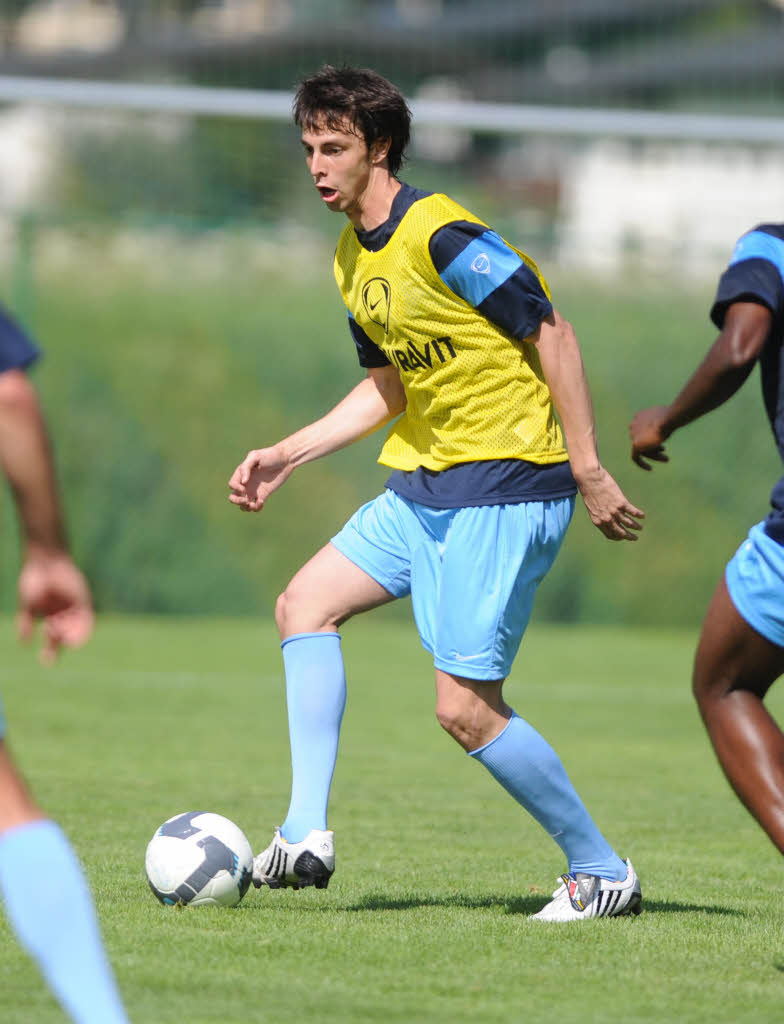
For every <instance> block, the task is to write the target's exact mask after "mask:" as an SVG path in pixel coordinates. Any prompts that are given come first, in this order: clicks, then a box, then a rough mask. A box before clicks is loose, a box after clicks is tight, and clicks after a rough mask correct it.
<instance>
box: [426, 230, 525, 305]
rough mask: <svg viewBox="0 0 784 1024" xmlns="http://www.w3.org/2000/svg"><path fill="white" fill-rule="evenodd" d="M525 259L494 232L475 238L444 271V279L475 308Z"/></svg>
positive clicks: (442, 277)
mask: <svg viewBox="0 0 784 1024" xmlns="http://www.w3.org/2000/svg"><path fill="white" fill-rule="evenodd" d="M522 262H523V261H522V260H521V259H520V257H519V256H518V255H517V253H516V252H514V251H513V250H512V249H510V248H509V246H508V245H507V244H506V243H505V242H504V240H503V239H502V238H501V237H500V236H499V235H497V234H496V233H495V231H485V233H484V234H483V235H480V237H479V238H475V239H473V241H471V242H469V244H468V245H467V246H466V247H465V249H463V251H462V252H461V253H460V254H459V255H458V256H456V257H455V258H454V259H453V260H452V262H451V263H450V264H449V266H448V267H445V268H444V270H443V271H442V272H441V280H442V281H443V282H444V284H445V285H446V286H447V287H448V288H451V289H452V291H453V292H454V293H455V294H456V295H459V296H460V298H461V299H465V301H466V302H468V303H470V304H471V305H472V306H474V307H475V308H476V307H477V306H478V305H479V304H480V303H481V302H484V300H485V299H486V298H487V296H488V295H489V294H490V293H491V292H493V291H495V289H496V288H498V287H499V286H500V285H502V284H503V283H504V282H505V281H506V280H508V279H509V278H510V277H511V276H512V274H514V272H515V271H516V270H517V269H518V267H520V266H521V265H522Z"/></svg>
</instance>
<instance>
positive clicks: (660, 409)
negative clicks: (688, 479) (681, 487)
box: [629, 405, 670, 472]
mask: <svg viewBox="0 0 784 1024" xmlns="http://www.w3.org/2000/svg"><path fill="white" fill-rule="evenodd" d="M667 409H668V407H667V406H666V405H654V406H652V407H651V408H650V409H641V410H640V412H638V413H637V415H636V416H635V417H634V419H633V420H632V421H631V423H630V424H629V435H630V437H631V439H632V461H633V462H636V463H637V465H638V466H639V467H640V469H644V470H646V471H647V472H650V471H651V470H652V469H653V466H651V465H650V464H649V463H648V462H647V461H646V460H647V459H650V460H651V461H652V462H669V461H670V459H669V456H668V455H667V453H666V452H665V450H664V442H665V441H666V440H667V438H668V437H669V436H670V435H669V433H668V432H667V431H666V430H665V429H664V418H665V415H666V413H667Z"/></svg>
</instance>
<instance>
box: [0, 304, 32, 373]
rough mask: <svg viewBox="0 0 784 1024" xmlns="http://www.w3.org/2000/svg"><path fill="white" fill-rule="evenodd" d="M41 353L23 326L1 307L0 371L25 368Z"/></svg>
mask: <svg viewBox="0 0 784 1024" xmlns="http://www.w3.org/2000/svg"><path fill="white" fill-rule="evenodd" d="M39 355H40V352H39V350H38V348H37V347H36V345H34V344H33V342H32V341H31V340H30V338H28V336H27V335H26V334H25V332H24V331H23V330H22V328H21V327H20V326H19V325H18V324H17V323H16V321H14V320H12V319H11V317H10V316H9V315H8V313H6V312H5V310H3V309H2V308H0V373H4V372H5V371H6V370H24V369H26V368H27V367H28V366H30V364H31V363H34V362H35V360H36V359H37V358H38V356H39Z"/></svg>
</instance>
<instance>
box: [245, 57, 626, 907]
mask: <svg viewBox="0 0 784 1024" xmlns="http://www.w3.org/2000/svg"><path fill="white" fill-rule="evenodd" d="M294 119H295V121H296V123H297V124H298V125H299V127H300V129H301V133H302V144H303V147H304V153H305V162H306V164H307V167H308V170H309V172H310V175H311V177H312V179H313V184H314V186H315V188H316V191H317V192H318V194H319V196H320V197H321V199H322V201H323V202H324V203H325V204H326V206H327V208H328V209H330V210H332V211H335V212H337V213H342V214H345V216H346V217H347V218H348V223H347V224H346V226H345V228H344V230H343V233H342V234H341V236H340V240H339V242H338V246H337V251H336V254H335V261H334V269H335V276H336V279H337V283H338V287H339V289H340V292H341V295H342V297H343V299H344V301H345V304H346V306H347V309H348V320H349V328H350V331H351V335H352V337H353V340H354V343H355V345H356V348H357V352H358V356H359V362H360V365H361V366H362V367H364V368H365V370H366V376H365V378H364V379H363V380H362V381H361V382H360V383H359V384H358V385H357V386H356V387H355V388H354V389H353V390H352V391H351V392H350V393H349V394H348V395H347V396H346V397H345V398H344V399H343V400H342V401H341V402H340V403H339V404H338V405H337V406H335V408H333V409H332V410H331V411H330V412H328V413H327V414H326V415H325V416H324V417H323V418H322V419H319V420H318V421H316V422H314V423H311V424H310V425H309V426H306V427H304V428H303V429H301V430H299V431H297V432H295V433H294V434H292V435H291V436H289V437H286V438H284V439H283V440H282V441H280V442H279V443H277V444H275V445H273V446H272V447H266V448H260V449H256V450H253V451H250V452H249V453H248V455H247V456H246V457H245V458H244V459H243V461H242V462H241V463H240V464H239V466H237V468H236V470H235V471H234V473H233V475H232V477H231V479H230V481H229V487H230V490H231V494H230V500H231V501H232V502H233V503H234V504H235V505H237V506H238V507H239V508H240V509H243V510H246V511H258V510H259V509H261V508H262V507H263V505H264V503H265V501H266V500H267V498H268V497H269V496H270V495H271V494H272V493H273V492H274V491H275V490H276V489H277V488H278V487H280V486H281V485H282V484H283V483H284V482H285V480H286V479H287V478H288V477H289V476H290V474H291V473H292V472H293V471H294V470H295V469H296V468H298V467H299V466H301V465H303V464H304V463H306V462H310V461H311V460H313V459H317V458H320V457H322V456H325V455H327V454H329V453H330V452H334V451H336V450H337V449H339V448H342V447H344V446H345V445H348V444H351V443H352V442H353V441H356V440H357V439H359V438H361V437H363V436H365V435H366V434H368V433H370V432H371V431H374V430H377V429H378V428H379V427H381V426H382V425H384V424H386V423H389V422H390V421H393V420H394V423H393V425H392V427H391V429H390V431H389V433H388V435H387V439H386V442H385V444H384V446H383V450H382V452H381V456H380V461H381V462H382V463H384V464H385V465H388V466H390V467H391V468H392V469H393V473H392V475H391V476H390V478H389V480H388V481H387V485H386V490H385V491H384V492H383V493H382V494H381V495H380V496H379V497H377V498H376V499H375V500H373V501H371V502H369V503H368V504H366V505H364V506H363V507H362V508H360V509H359V510H358V511H357V512H356V513H355V515H354V516H353V517H352V518H351V519H350V520H349V522H348V523H347V524H346V525H345V527H344V528H343V529H342V530H341V531H340V532H339V533H338V534H337V535H336V536H335V537H333V538H332V541H331V543H329V544H327V545H326V546H325V547H324V548H322V549H321V550H320V551H319V552H318V553H317V554H316V555H315V556H314V557H313V558H312V559H311V560H310V561H309V562H307V564H306V565H305V566H304V567H303V568H301V569H300V570H299V572H298V573H297V574H296V575H295V576H294V578H293V579H292V580H291V582H290V583H289V585H288V587H287V588H286V590H285V592H284V594H283V595H282V596H281V597H280V598H279V600H278V603H277V607H276V619H277V623H278V628H279V630H280V634H281V639H282V642H283V659H284V665H285V671H286V693H287V702H288V715H289V731H290V740H291V757H292V794H291V803H290V806H289V810H288V814H287V817H286V820H285V821H284V823H283V825H282V826H281V827H280V828H279V829H276V830H275V834H274V838H273V840H272V843H271V844H270V846H269V847H268V849H266V850H265V851H263V852H262V853H261V854H259V856H258V857H256V859H255V863H254V882H255V884H256V885H257V886H261V885H268V886H270V887H272V888H277V887H280V886H294V887H299V886H304V885H315V886H316V887H317V888H324V887H325V886H326V885H327V883H328V881H329V878H330V876H331V874H332V872H333V870H334V861H335V857H334V838H333V833H332V831H330V830H328V829H327V799H328V795H329V788H330V784H331V780H332V774H333V769H334V766H335V760H336V755H337V748H338V736H339V730H340V723H341V717H342V714H343V709H344V704H345V699H346V684H345V677H344V670H343V661H342V656H341V650H340V635H339V633H338V628H339V627H340V625H341V624H342V623H344V622H345V621H346V620H347V619H349V618H350V617H351V616H353V615H356V614H358V613H359V612H363V611H367V610H368V609H371V608H374V607H377V606H379V605H382V604H384V603H385V602H387V601H392V600H394V599H395V598H400V597H403V596H406V595H409V594H410V595H411V599H412V604H413V610H414V617H415V620H416V624H417V627H418V630H419V635H420V638H421V641H422V644H423V646H424V647H425V649H426V650H428V651H429V652H431V653H432V655H433V662H434V666H435V675H436V716H437V718H438V721H439V722H440V723H441V725H442V726H443V727H444V729H445V730H446V731H447V732H448V733H449V734H450V735H451V736H452V737H453V738H454V739H455V740H456V741H457V742H458V743H459V744H460V745H461V746H462V747H463V748H464V749H465V750H466V751H467V752H468V753H469V754H470V755H471V756H472V757H474V758H475V759H476V760H477V761H478V762H480V763H481V764H483V765H484V766H485V768H486V769H487V770H488V771H489V772H490V773H491V774H492V775H493V776H494V777H495V779H496V780H497V781H498V782H499V783H500V784H501V785H502V786H503V787H504V788H505V789H506V790H508V792H509V793H510V794H511V795H512V796H513V797H514V798H515V800H517V801H518V803H520V804H521V805H522V806H523V807H524V808H525V809H526V810H527V811H528V812H529V813H530V814H532V815H533V817H534V818H535V819H536V820H537V821H538V822H539V823H540V824H541V825H542V827H543V828H544V829H545V830H546V831H547V832H548V833H549V834H550V835H551V836H552V837H553V838H554V839H555V841H556V842H557V843H558V844H559V846H560V847H561V849H562V850H563V852H564V854H565V856H566V859H567V862H568V871H567V872H566V873H565V874H564V875H562V876H561V879H559V885H558V889H557V890H556V892H555V893H554V898H553V900H552V902H550V903H548V904H547V906H546V907H545V908H543V909H542V911H541V912H540V913H539V914H538V915H535V916H537V917H538V918H540V919H543V920H552V921H562V920H564V921H566V920H585V919H587V918H589V917H599V916H610V915H616V914H628V913H631V912H632V911H634V912H637V911H638V910H639V905H640V900H641V892H640V885H639V882H638V879H637V875H636V873H635V871H634V868H633V867H632V865H631V864H630V863H629V862H628V861H623V860H621V858H620V857H619V856H618V854H617V853H616V852H615V851H614V850H613V849H612V847H611V846H610V844H609V843H608V842H607V840H606V839H605V838H604V836H603V835H602V833H601V832H600V831H599V829H598V828H597V826H596V825H595V823H594V822H593V820H592V819H591V817H590V816H589V814H588V812H587V810H586V808H585V807H584V805H583V803H582V802H581V800H580V798H579V796H578V795H577V793H576V791H575V789H574V787H573V786H572V784H571V782H570V780H569V778H568V777H567V775H566V772H565V770H564V768H563V766H562V764H561V762H560V760H559V758H558V756H557V754H556V753H555V751H554V750H553V748H552V747H551V746H550V745H549V744H548V743H547V741H546V740H545V739H544V738H543V737H542V736H541V735H540V734H539V733H538V732H537V731H536V730H535V729H534V727H533V726H532V725H530V724H529V723H528V722H527V721H525V720H524V719H523V718H521V717H519V716H518V715H517V714H516V713H515V712H514V711H513V710H512V709H511V708H510V707H509V706H508V705H507V704H506V702H505V701H504V698H503V692H502V691H503V683H504V679H505V678H506V676H507V675H508V673H509V670H510V667H511V665H512V661H513V659H514V657H515V654H516V652H517V649H518V647H519V644H520V640H521V638H522V634H523V632H524V630H525V627H526V624H527V622H528V619H529V616H530V613H531V607H532V604H533V599H534V593H535V591H536V588H537V586H538V584H539V582H540V581H541V579H542V578H543V577H544V575H545V573H546V572H547V570H548V569H549V567H550V565H551V564H552V562H553V559H554V558H555V555H556V553H557V551H558V549H559V547H560V545H561V542H562V540H563V537H564V533H565V531H566V528H567V526H568V524H569V520H570V519H571V516H572V511H573V508H574V499H575V494H576V492H577V490H578V489H579V490H580V492H581V494H582V496H583V499H584V501H585V504H586V507H587V509H588V512H589V515H590V517H591V519H592V520H593V522H594V523H595V524H596V525H597V526H598V527H599V529H600V530H601V531H602V532H603V533H604V534H605V536H607V537H608V538H610V539H612V540H635V539H636V536H637V531H638V530H639V529H640V527H641V523H640V519H641V517H642V515H643V513H642V512H641V511H640V509H638V508H636V507H635V506H634V505H632V504H631V503H630V502H629V501H628V500H627V499H626V498H625V496H624V495H623V493H622V492H621V490H620V488H619V487H618V485H617V484H616V482H615V480H614V479H613V478H612V477H611V476H610V475H609V473H608V472H607V471H606V470H605V469H604V468H603V466H602V464H601V463H600V461H599V457H598V454H597V449H596V438H595V429H594V418H593V410H592V405H591V400H590V396H589V392H588V386H587V383H586V378H585V374H584V370H583V365H582V360H581V356H580V351H579V348H578V346H577V341H576V338H575V335H574V332H573V330H572V328H571V326H570V324H568V323H567V322H566V321H565V320H564V319H563V318H562V317H561V316H560V315H559V314H558V313H557V312H556V311H555V310H554V309H553V306H552V304H551V302H550V295H549V292H548V289H547V285H546V283H545V281H544V279H543V277H542V276H541V274H540V273H539V271H538V269H537V267H536V265H535V264H534V262H533V261H532V260H531V259H529V258H528V256H526V255H525V254H523V253H521V252H519V251H518V250H517V249H515V248H513V247H512V246H510V245H509V244H507V243H506V242H505V241H504V240H503V239H501V238H500V237H499V236H498V235H497V234H496V233H495V232H494V231H492V230H490V228H489V227H487V225H485V224H483V223H482V222H481V221H480V220H479V219H478V218H477V217H475V216H474V215H473V214H471V213H469V212H468V211H467V210H465V209H463V208H462V207H461V206H459V205H458V204H457V203H456V202H454V201H453V200H452V199H450V198H448V197H447V196H445V195H441V194H430V193H428V192H424V191H421V190H419V189H416V188H413V187H411V186H410V185H407V184H404V183H403V182H401V181H400V180H399V178H398V177H397V172H398V170H399V168H400V165H401V161H402V159H403V155H404V151H405V148H406V145H407V143H408V139H409V128H410V112H409V110H408V108H407V106H406V103H405V100H404V99H403V97H402V95H401V94H400V92H399V91H398V89H397V88H396V87H395V86H394V85H392V84H391V83H390V82H388V81H386V80H385V79H384V78H382V77H381V76H380V75H378V74H376V73H375V72H373V71H369V70H360V69H352V68H333V67H329V66H326V67H324V68H322V69H321V70H320V71H318V72H317V73H315V74H313V75H312V76H310V77H308V78H306V79H304V80H303V81H302V83H301V84H300V86H299V89H298V91H297V94H296V98H295V103H294ZM556 409H557V411H558V414H559V416H560V420H561V423H562V424H563V434H565V436H566V447H568V450H569V456H567V452H566V447H565V446H564V438H563V435H562V431H561V426H559V423H558V420H557V419H556V415H555V410H556ZM569 459H571V468H570V462H569Z"/></svg>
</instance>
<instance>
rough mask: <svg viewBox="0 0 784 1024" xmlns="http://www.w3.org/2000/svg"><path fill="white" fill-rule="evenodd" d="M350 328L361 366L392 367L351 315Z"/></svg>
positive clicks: (349, 316)
mask: <svg viewBox="0 0 784 1024" xmlns="http://www.w3.org/2000/svg"><path fill="white" fill-rule="evenodd" d="M348 328H349V330H350V331H351V337H352V338H353V339H354V344H355V345H356V347H357V355H358V356H359V365H360V366H364V367H365V368H366V369H370V368H372V367H377V366H391V363H390V362H389V360H388V359H387V357H386V356H385V355H384V353H383V352H382V351H381V349H380V348H379V347H378V345H377V344H376V343H375V342H374V341H373V340H372V339H371V338H369V337H368V336H367V334H366V333H365V332H364V331H363V330H362V328H361V327H360V326H359V324H358V323H357V322H356V320H355V319H354V317H353V316H352V315H351V313H349V315H348Z"/></svg>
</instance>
